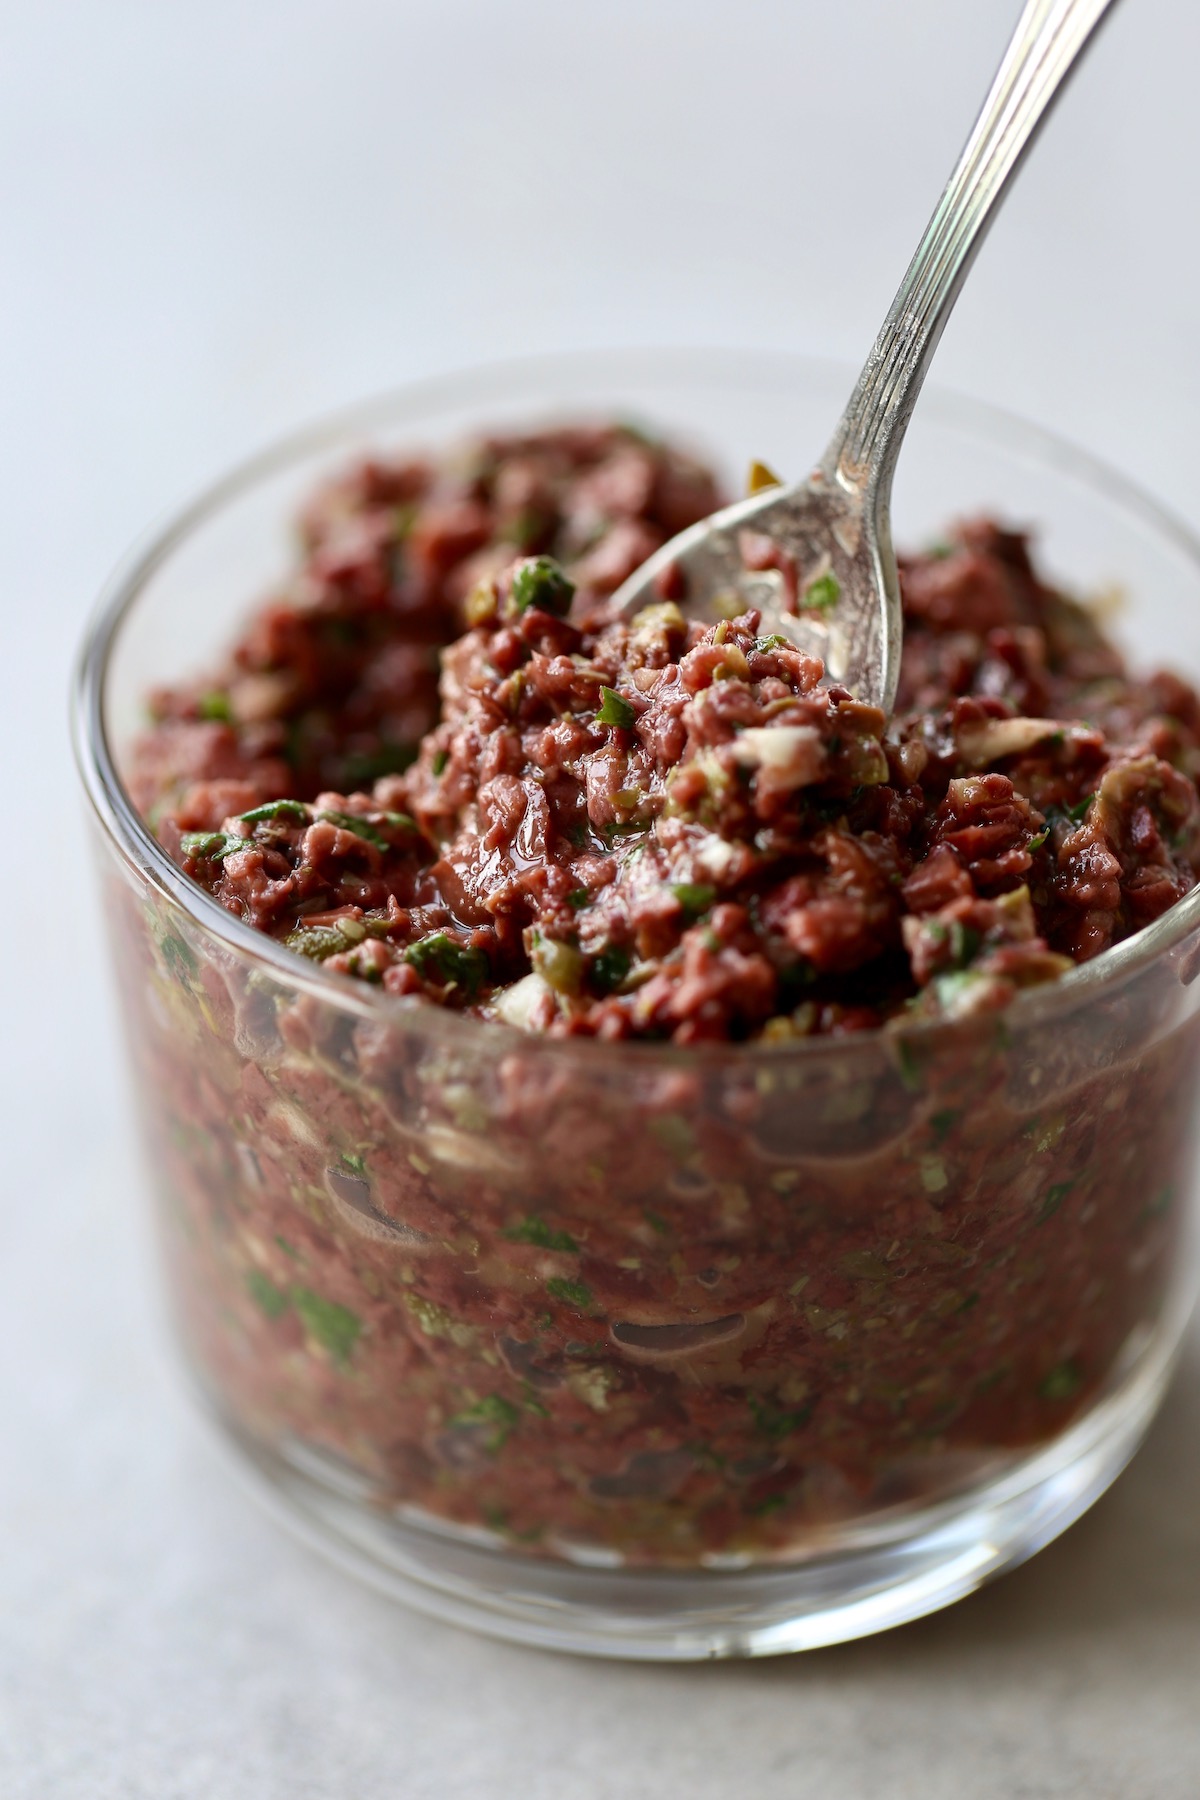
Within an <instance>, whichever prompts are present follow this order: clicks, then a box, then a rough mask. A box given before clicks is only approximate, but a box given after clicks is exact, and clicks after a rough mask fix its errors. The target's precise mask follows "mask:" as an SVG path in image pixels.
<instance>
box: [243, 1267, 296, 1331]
mask: <svg viewBox="0 0 1200 1800" xmlns="http://www.w3.org/2000/svg"><path fill="white" fill-rule="evenodd" d="M246 1288H247V1291H248V1292H249V1295H250V1298H251V1299H252V1300H253V1301H254V1304H255V1305H256V1306H257V1307H259V1308H260V1309H261V1311H263V1312H264V1313H266V1315H267V1317H268V1319H277V1318H278V1317H279V1315H280V1314H281V1313H285V1312H286V1311H287V1309H288V1297H287V1295H286V1294H285V1293H284V1291H283V1289H282V1288H277V1287H276V1286H275V1283H274V1282H273V1281H272V1280H271V1279H270V1278H269V1277H268V1276H266V1275H264V1274H263V1272H262V1270H261V1269H248V1270H247V1271H246Z"/></svg>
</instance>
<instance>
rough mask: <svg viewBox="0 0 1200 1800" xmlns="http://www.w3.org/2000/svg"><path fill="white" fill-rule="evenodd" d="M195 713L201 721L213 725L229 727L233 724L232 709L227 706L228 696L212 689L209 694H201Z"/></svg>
mask: <svg viewBox="0 0 1200 1800" xmlns="http://www.w3.org/2000/svg"><path fill="white" fill-rule="evenodd" d="M196 711H197V712H198V713H199V714H200V717H201V718H202V719H207V720H210V721H212V722H213V723H214V724H220V725H230V724H232V722H233V708H232V707H231V706H230V704H229V695H228V694H222V693H220V692H218V691H217V690H215V689H214V691H213V692H212V693H211V694H201V696H200V698H199V700H197V702H196Z"/></svg>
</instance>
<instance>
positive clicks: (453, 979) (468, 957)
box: [404, 931, 489, 998]
mask: <svg viewBox="0 0 1200 1800" xmlns="http://www.w3.org/2000/svg"><path fill="white" fill-rule="evenodd" d="M404 960H405V962H408V963H411V964H412V966H413V968H414V969H415V970H416V971H417V974H418V975H419V976H420V977H421V979H422V980H423V981H435V982H439V983H440V984H441V985H442V986H443V987H460V988H462V990H463V992H464V993H465V994H466V995H467V996H468V998H469V997H470V996H471V995H473V994H475V993H476V992H477V991H478V989H479V987H480V986H481V984H482V983H483V982H484V981H486V979H487V976H488V968H489V965H488V959H487V957H486V955H485V954H484V952H483V951H482V950H477V949H476V948H475V947H474V946H473V945H471V944H460V943H459V942H458V941H457V939H455V938H452V937H450V936H449V935H448V934H447V933H446V932H444V931H435V932H434V933H433V935H432V936H431V937H427V938H422V939H421V940H420V942H419V943H416V944H410V945H409V946H408V949H407V950H406V951H405V952H404Z"/></svg>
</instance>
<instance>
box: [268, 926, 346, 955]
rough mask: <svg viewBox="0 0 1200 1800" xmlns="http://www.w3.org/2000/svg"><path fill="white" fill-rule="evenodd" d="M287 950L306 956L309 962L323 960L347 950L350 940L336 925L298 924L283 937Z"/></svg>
mask: <svg viewBox="0 0 1200 1800" xmlns="http://www.w3.org/2000/svg"><path fill="white" fill-rule="evenodd" d="M283 941H284V943H285V944H286V946H287V948H288V949H289V950H294V951H295V952H296V954H297V956H307V957H308V959H309V961H310V962H324V961H325V959H326V957H327V956H340V955H341V954H342V953H343V952H344V951H346V950H349V948H350V941H349V939H348V938H346V937H344V936H343V935H342V933H341V932H340V931H339V930H338V928H337V926H336V925H298V926H297V927H296V929H295V931H289V932H288V934H287V936H286V937H285V938H284V940H283Z"/></svg>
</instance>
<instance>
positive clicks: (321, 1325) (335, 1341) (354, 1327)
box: [292, 1287, 362, 1363]
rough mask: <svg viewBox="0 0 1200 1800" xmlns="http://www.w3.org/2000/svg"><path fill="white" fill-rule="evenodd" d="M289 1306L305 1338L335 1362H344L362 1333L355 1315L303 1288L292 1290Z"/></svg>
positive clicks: (359, 1322)
mask: <svg viewBox="0 0 1200 1800" xmlns="http://www.w3.org/2000/svg"><path fill="white" fill-rule="evenodd" d="M292 1302H293V1304H294V1306H295V1308H296V1311H297V1312H298V1313H299V1314H300V1318H301V1320H302V1321H303V1324H304V1329H305V1331H307V1333H308V1335H309V1336H310V1337H311V1338H314V1339H315V1340H316V1342H317V1343H318V1344H320V1346H321V1348H322V1349H323V1350H327V1351H328V1352H329V1355H330V1356H331V1357H332V1358H333V1360H334V1362H336V1363H344V1362H347V1361H348V1360H349V1357H350V1352H351V1351H352V1350H353V1348H354V1346H355V1344H356V1343H357V1342H358V1337H359V1333H360V1332H361V1331H362V1320H361V1319H360V1318H359V1317H358V1315H357V1313H352V1312H351V1311H350V1308H349V1307H348V1306H340V1305H339V1304H338V1302H337V1301H336V1300H326V1299H324V1298H323V1297H322V1296H321V1295H320V1294H314V1293H313V1291H312V1289H311V1288H306V1287H294V1288H293V1289H292Z"/></svg>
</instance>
